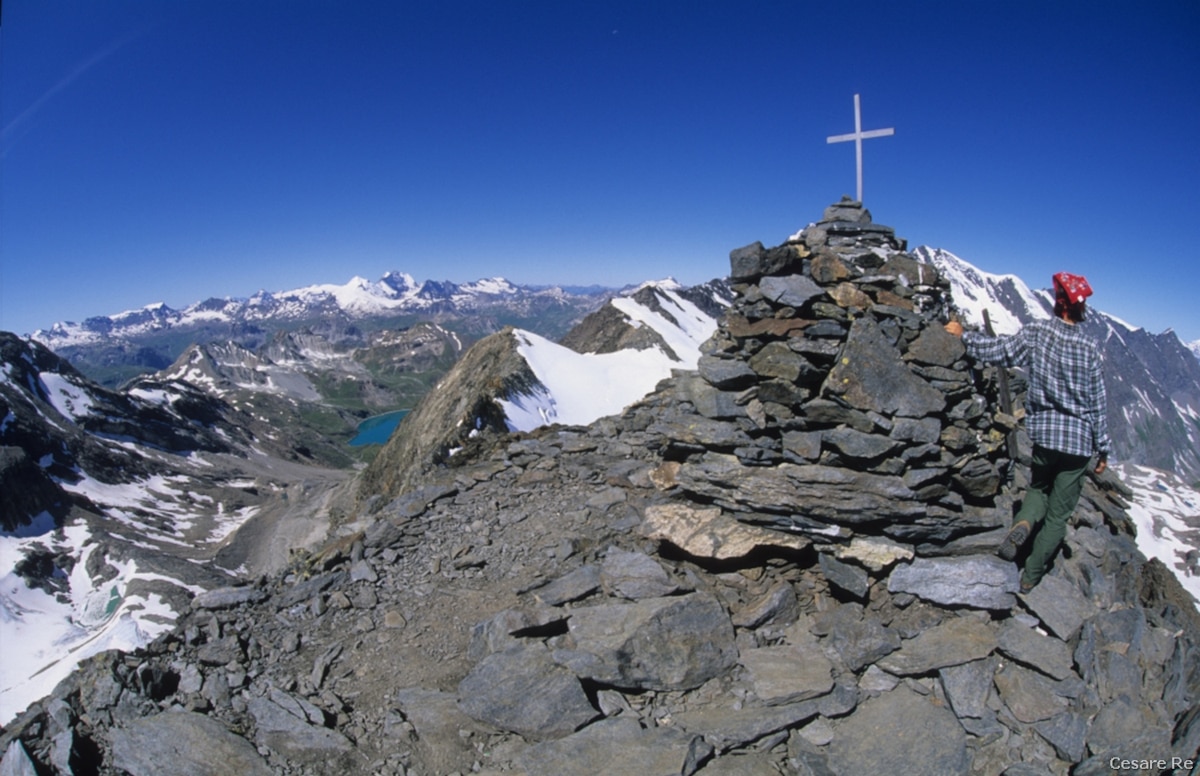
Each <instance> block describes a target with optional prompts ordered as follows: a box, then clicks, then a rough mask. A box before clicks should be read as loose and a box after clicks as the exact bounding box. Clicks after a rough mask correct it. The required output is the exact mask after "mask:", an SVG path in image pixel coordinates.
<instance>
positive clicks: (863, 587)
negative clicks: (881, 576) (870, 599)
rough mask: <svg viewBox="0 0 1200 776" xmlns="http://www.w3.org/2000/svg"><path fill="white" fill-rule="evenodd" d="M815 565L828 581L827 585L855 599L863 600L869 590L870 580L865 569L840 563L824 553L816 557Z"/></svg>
mask: <svg viewBox="0 0 1200 776" xmlns="http://www.w3.org/2000/svg"><path fill="white" fill-rule="evenodd" d="M817 563H818V565H819V566H820V567H821V573H822V574H824V575H825V578H826V579H827V580H829V584H831V585H833V586H834V587H836V588H838V589H840V590H844V591H846V592H847V593H849V594H850V595H852V596H854V597H855V598H859V599H861V598H865V597H866V595H867V592H868V591H869V590H870V589H871V578H870V576H868V575H867V572H866V569H863V568H861V567H859V566H853V565H851V564H849V563H842V562H841V561H840V560H838V559H837V558H834V557H833V556H832V555H828V554H826V553H820V554H819V555H818V556H817Z"/></svg>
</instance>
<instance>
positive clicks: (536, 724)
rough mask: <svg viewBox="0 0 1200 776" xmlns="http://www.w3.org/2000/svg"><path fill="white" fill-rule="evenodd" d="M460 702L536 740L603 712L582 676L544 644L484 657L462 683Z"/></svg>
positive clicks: (470, 713) (559, 733)
mask: <svg viewBox="0 0 1200 776" xmlns="http://www.w3.org/2000/svg"><path fill="white" fill-rule="evenodd" d="M458 705H459V708H460V709H462V710H463V712H464V713H465V714H466V715H467V716H469V717H471V718H472V719H477V720H479V721H480V722H486V723H488V724H489V725H495V726H496V727H498V728H501V729H502V730H511V731H512V732H514V733H519V734H520V735H522V736H525V737H526V738H530V739H533V740H535V741H544V740H547V739H552V738H562V737H563V736H567V735H570V734H571V733H573V732H574V731H575V730H577V729H579V728H580V727H582V726H583V725H586V724H587V723H588V722H590V721H592V720H593V719H595V718H596V717H597V716H598V715H599V712H597V711H596V709H595V708H593V707H592V705H591V703H590V702H589V701H588V697H587V693H586V692H584V690H583V686H582V685H581V684H580V683H579V680H578V679H577V678H575V676H573V675H572V674H571V672H570V671H568V670H566V669H565V668H562V667H560V666H557V665H555V663H554V662H553V661H552V660H551V659H550V653H549V651H548V650H547V649H546V648H545V646H543V645H542V644H540V643H537V644H535V645H521V646H516V647H513V648H511V649H508V650H505V651H504V652H495V653H493V654H491V655H488V656H487V657H485V658H484V659H483V660H481V661H480V662H479V663H478V664H477V665H476V666H475V667H474V668H473V669H472V670H471V672H470V673H469V674H467V676H466V677H465V678H464V679H463V680H462V681H461V682H460V683H459V685H458Z"/></svg>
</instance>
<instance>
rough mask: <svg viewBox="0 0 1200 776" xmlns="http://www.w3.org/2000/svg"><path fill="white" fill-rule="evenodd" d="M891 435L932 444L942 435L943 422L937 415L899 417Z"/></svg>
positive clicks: (919, 442)
mask: <svg viewBox="0 0 1200 776" xmlns="http://www.w3.org/2000/svg"><path fill="white" fill-rule="evenodd" d="M889 435H890V437H892V438H893V439H899V440H900V441H912V443H918V444H923V445H930V444H934V443H936V441H937V439H938V438H940V437H941V435H942V423H940V422H938V420H937V419H936V417H898V419H896V420H895V422H894V423H893V425H892V432H890V433H889Z"/></svg>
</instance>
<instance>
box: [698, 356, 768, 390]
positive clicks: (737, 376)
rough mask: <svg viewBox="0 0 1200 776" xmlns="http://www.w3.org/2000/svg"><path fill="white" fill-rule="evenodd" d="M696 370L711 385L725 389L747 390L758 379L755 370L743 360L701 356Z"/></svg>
mask: <svg viewBox="0 0 1200 776" xmlns="http://www.w3.org/2000/svg"><path fill="white" fill-rule="evenodd" d="M696 369H697V371H699V373H700V376H701V377H703V378H704V379H705V380H707V381H708V382H709V383H711V384H712V385H714V386H716V387H717V388H723V389H733V390H736V389H739V388H745V387H747V386H749V385H752V384H753V383H754V382H755V380H757V379H758V377H757V375H756V374H755V372H754V370H753V369H751V368H750V366H749V365H748V364H747V363H746V362H745V361H743V360H741V359H733V358H718V357H716V356H701V357H700V360H699V362H698V363H697V364H696Z"/></svg>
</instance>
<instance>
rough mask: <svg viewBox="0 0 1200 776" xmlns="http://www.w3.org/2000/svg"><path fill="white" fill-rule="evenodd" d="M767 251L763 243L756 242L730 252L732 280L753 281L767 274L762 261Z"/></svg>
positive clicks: (730, 275) (730, 276) (730, 274)
mask: <svg viewBox="0 0 1200 776" xmlns="http://www.w3.org/2000/svg"><path fill="white" fill-rule="evenodd" d="M766 253H767V249H766V248H765V247H764V246H763V244H762V243H761V242H754V243H751V244H750V245H747V246H745V247H742V248H737V249H736V250H732V251H730V252H729V278H730V280H753V279H755V278H759V277H761V276H762V275H763V274H765V270H764V268H763V264H762V260H763V259H764V258H765V257H766Z"/></svg>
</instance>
